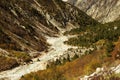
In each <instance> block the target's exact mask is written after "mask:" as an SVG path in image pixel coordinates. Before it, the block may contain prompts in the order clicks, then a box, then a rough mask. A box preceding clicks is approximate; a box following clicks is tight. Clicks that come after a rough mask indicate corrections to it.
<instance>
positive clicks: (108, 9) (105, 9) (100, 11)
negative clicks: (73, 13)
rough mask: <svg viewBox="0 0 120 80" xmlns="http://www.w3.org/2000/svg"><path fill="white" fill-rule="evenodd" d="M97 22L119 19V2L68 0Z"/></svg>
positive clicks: (107, 0)
mask: <svg viewBox="0 0 120 80" xmlns="http://www.w3.org/2000/svg"><path fill="white" fill-rule="evenodd" d="M68 2H69V3H71V4H73V5H75V6H76V7H78V8H79V9H81V10H82V11H84V12H86V13H87V14H88V15H90V16H91V17H93V18H94V19H96V20H98V21H99V22H102V23H105V22H111V21H114V20H118V19H120V11H119V10H120V0H68Z"/></svg>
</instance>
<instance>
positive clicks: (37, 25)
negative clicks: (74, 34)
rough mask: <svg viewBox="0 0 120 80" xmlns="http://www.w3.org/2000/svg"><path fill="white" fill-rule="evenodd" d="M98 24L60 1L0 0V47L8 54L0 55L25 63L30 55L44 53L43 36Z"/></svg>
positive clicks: (55, 34)
mask: <svg viewBox="0 0 120 80" xmlns="http://www.w3.org/2000/svg"><path fill="white" fill-rule="evenodd" d="M97 23H98V22H97V21H95V20H94V19H92V18H91V17H89V16H88V15H87V14H85V13H84V12H82V11H80V10H79V9H78V8H76V7H74V6H72V5H70V4H67V3H63V2H62V1H60V0H29V1H28V0H19V1H18V0H1V1H0V48H1V49H2V50H6V51H7V52H8V53H10V54H9V55H8V54H6V56H4V55H1V56H4V57H12V58H13V59H16V58H17V60H18V59H19V61H20V62H21V59H26V57H27V60H28V59H29V58H30V56H36V55H37V53H39V52H41V51H44V50H46V51H47V49H48V47H49V44H48V43H47V41H46V36H49V37H53V36H54V37H55V36H58V35H60V34H61V32H62V31H65V30H69V29H71V28H75V27H80V26H84V27H85V26H87V25H96V24H97ZM0 53H1V52H0ZM28 53H29V54H28ZM35 53H36V55H35ZM1 54H3V53H1ZM4 54H5V53H4ZM2 59H3V58H2ZM3 64H4V63H3Z"/></svg>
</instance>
